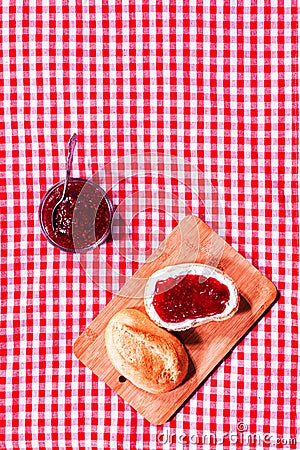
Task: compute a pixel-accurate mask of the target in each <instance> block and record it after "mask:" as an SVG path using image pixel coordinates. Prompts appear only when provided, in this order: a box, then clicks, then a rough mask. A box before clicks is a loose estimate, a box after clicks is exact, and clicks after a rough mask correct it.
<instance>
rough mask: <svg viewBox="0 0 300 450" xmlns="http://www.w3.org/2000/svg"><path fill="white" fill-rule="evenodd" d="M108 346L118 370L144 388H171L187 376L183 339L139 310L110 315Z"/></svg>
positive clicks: (106, 339)
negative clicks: (179, 338) (161, 326)
mask: <svg viewBox="0 0 300 450" xmlns="http://www.w3.org/2000/svg"><path fill="white" fill-rule="evenodd" d="M105 345H106V350H107V354H108V356H109V359H110V360H111V362H112V364H113V365H114V367H115V368H116V369H117V371H118V372H119V373H120V374H121V375H123V376H124V377H125V378H127V379H128V380H129V381H131V382H132V383H133V384H134V385H136V386H137V387H139V388H141V389H144V390H145V391H148V392H151V393H161V392H168V391H171V390H172V389H174V388H175V387H176V386H178V385H179V384H180V383H181V382H182V381H183V380H184V378H185V377H186V375H187V370H188V356H187V353H186V351H185V349H184V347H183V345H182V344H181V342H180V341H179V340H178V339H177V338H176V337H175V336H173V335H172V334H170V333H169V332H167V331H165V330H163V329H162V328H160V327H158V326H157V325H155V324H154V323H153V322H152V321H151V320H150V319H149V318H148V317H147V316H146V315H145V314H143V313H142V312H140V311H138V310H136V309H123V310H121V311H119V312H117V313H116V314H115V315H114V316H113V317H112V318H111V320H110V321H109V323H108V325H107V327H106V330H105Z"/></svg>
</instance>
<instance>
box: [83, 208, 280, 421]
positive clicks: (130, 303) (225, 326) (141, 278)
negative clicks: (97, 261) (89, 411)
mask: <svg viewBox="0 0 300 450" xmlns="http://www.w3.org/2000/svg"><path fill="white" fill-rule="evenodd" d="M193 262H198V263H203V264H209V265H213V266H215V267H218V268H219V269H221V270H222V271H224V273H225V274H227V275H229V276H230V277H231V278H232V279H233V280H234V282H235V283H236V285H237V287H238V289H239V292H240V295H241V301H240V307H239V310H238V311H237V313H236V314H235V315H234V316H233V317H232V318H230V319H228V320H225V321H222V322H209V323H207V324H204V325H200V326H199V327H197V328H193V329H191V330H187V331H182V332H179V333H174V334H175V335H176V336H177V337H179V339H180V340H181V341H182V342H183V344H184V345H185V348H186V350H187V352H188V354H189V358H190V367H189V373H188V376H187V378H186V380H185V381H184V382H183V384H181V385H180V386H179V387H177V388H176V389H174V390H173V391H171V392H168V393H164V394H159V395H157V394H150V393H148V392H145V391H143V390H141V389H139V388H137V387H135V386H134V385H133V384H132V383H130V382H129V381H128V380H126V381H125V382H121V381H120V380H119V377H120V374H119V373H118V372H117V371H116V370H115V369H114V367H113V366H112V364H111V362H110V361H109V359H108V356H107V354H106V349H105V345H104V330H105V327H106V325H107V323H108V321H109V320H110V318H111V317H112V316H113V315H114V314H115V313H116V312H117V311H119V310H120V309H123V308H136V309H138V310H140V311H143V312H145V309H144V305H143V292H144V288H145V284H146V281H147V279H148V278H149V276H150V275H151V274H152V273H153V272H155V271H156V270H158V269H161V268H162V267H165V266H168V265H173V264H181V263H193ZM276 295H277V290H276V288H275V286H274V284H273V283H272V282H271V281H270V280H269V279H267V278H266V277H265V276H264V275H263V274H262V273H261V272H260V271H259V270H257V269H256V268H255V267H254V266H253V265H252V264H250V262H248V261H247V260H246V259H245V258H244V257H243V256H242V255H240V254H239V253H238V252H237V251H236V250H235V249H233V248H232V247H231V246H230V245H229V244H227V243H226V242H225V241H224V240H223V239H222V238H221V237H220V236H218V235H217V234H216V233H215V232H214V231H212V229H211V228H210V227H208V225H206V224H205V223H204V222H203V221H202V220H200V219H199V218H197V217H195V216H187V217H185V218H184V219H183V220H182V221H181V222H180V223H179V224H178V226H177V227H176V228H175V229H174V230H173V231H172V233H171V234H170V235H169V236H168V237H167V239H166V240H165V241H164V242H163V243H162V244H161V245H160V246H159V248H158V249H157V250H156V251H155V252H154V253H153V254H152V255H151V257H150V258H148V260H147V261H146V262H145V263H144V264H143V265H142V266H141V267H140V269H139V270H138V271H137V272H136V273H135V274H134V276H133V277H132V278H131V279H130V280H129V281H128V282H127V283H126V284H125V285H124V286H123V287H122V289H121V290H120V291H119V293H118V294H117V295H115V296H114V298H113V299H112V300H111V301H110V302H109V304H108V305H107V306H106V307H105V308H104V310H103V311H102V312H101V313H100V314H99V315H98V316H97V317H96V318H95V319H94V320H93V321H92V322H91V324H90V325H89V326H88V327H87V328H86V330H85V331H84V332H83V333H82V334H81V335H80V336H79V338H78V339H77V340H76V342H75V343H74V353H75V355H76V356H77V358H78V359H79V360H80V361H81V362H82V363H83V364H85V365H86V366H87V367H89V368H90V369H91V370H92V371H93V372H94V373H95V374H96V375H97V376H98V377H99V378H100V379H101V380H103V381H104V382H105V383H106V384H107V385H108V386H110V387H111V389H113V390H114V391H115V392H117V393H118V394H119V395H120V396H121V397H122V398H123V399H124V400H125V401H126V402H128V403H129V404H130V405H131V406H132V407H133V408H135V409H136V410H137V411H138V412H139V413H140V414H142V415H143V416H144V417H145V418H146V419H147V420H148V421H149V422H151V423H153V424H157V425H158V424H163V423H165V422H166V421H167V420H168V419H169V418H170V417H171V416H172V415H173V414H174V413H175V412H176V411H177V410H178V409H179V408H180V407H181V405H182V404H183V403H184V402H185V401H186V400H187V399H188V398H189V397H190V396H191V395H192V393H193V392H194V391H195V389H196V388H197V387H198V386H199V385H200V384H201V383H202V382H203V381H205V379H206V378H207V377H208V375H209V374H211V372H212V371H213V370H214V369H215V368H216V366H217V365H218V364H219V363H220V362H221V361H222V360H223V359H224V358H225V357H226V355H228V353H229V352H230V350H232V348H233V347H234V346H235V345H236V344H237V343H238V342H239V341H240V340H241V339H242V338H243V337H244V336H245V334H246V333H247V332H248V331H249V329H250V328H251V327H252V326H253V325H254V324H255V323H256V322H257V320H258V319H259V318H260V316H261V315H262V314H263V313H264V312H265V310H266V309H267V308H268V307H269V306H270V305H271V304H272V302H273V301H274V300H275V299H276Z"/></svg>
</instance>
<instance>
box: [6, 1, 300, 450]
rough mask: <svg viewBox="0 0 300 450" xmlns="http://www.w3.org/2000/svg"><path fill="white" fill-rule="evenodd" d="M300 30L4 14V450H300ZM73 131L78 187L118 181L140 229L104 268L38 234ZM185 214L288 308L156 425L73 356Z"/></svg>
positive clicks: (179, 12) (238, 6) (112, 245)
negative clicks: (207, 228) (268, 282)
mask: <svg viewBox="0 0 300 450" xmlns="http://www.w3.org/2000/svg"><path fill="white" fill-rule="evenodd" d="M298 14H299V9H298V5H297V2H296V0H287V1H279V0H277V1H271V0H266V1H264V2H263V1H259V2H254V1H250V0H244V1H239V2H238V1H237V0H235V1H223V0H222V1H221V0H218V1H216V0H209V1H208V0H205V1H204V2H196V1H195V0H193V1H192V0H191V1H190V2H188V1H183V2H182V1H174V0H172V1H170V2H166V1H157V0H151V1H149V0H137V1H131V0H130V1H129V0H126V1H125V0H124V1H122V0H118V1H117V0H116V1H109V2H107V1H103V2H98V1H95V0H89V1H87V0H86V1H84V0H81V1H74V0H70V1H68V0H63V1H57V2H55V1H54V0H44V1H41V0H23V1H21V0H18V1H17V0H16V1H15V2H13V1H11V2H9V1H8V0H7V1H3V2H1V5H0V30H1V31H0V152H1V154H0V156H1V173H2V174H1V181H0V183H1V188H0V199H1V248H0V251H1V360H0V365H1V366H0V369H1V371H0V377H1V378H0V380H1V392H0V396H1V397H0V448H7V449H30V448H32V449H40V448H45V449H70V448H73V449H107V448H111V449H141V450H142V449H160V448H164V449H169V448H170V449H173V448H174V449H175V448H176V449H182V448H183V444H185V445H184V448H203V449H210V448H214V446H215V445H216V446H217V448H225V449H231V448H233V447H234V448H248V447H251V448H257V449H260V448H263V447H266V448H269V447H276V448H300V433H299V431H300V427H299V425H300V424H299V422H298V423H297V414H298V417H299V414H300V411H299V403H300V402H299V392H300V386H299V379H300V378H299V367H298V361H299V344H298V339H299V325H298V315H299V309H298V303H299V234H298V233H299V203H298V199H299V197H298V194H299V191H298V174H299V164H298V151H299V101H298V93H299V91H298V80H299V77H298V70H299V66H298V38H299V28H298V17H299V16H298ZM73 132H77V133H78V135H79V143H78V148H77V151H76V155H75V157H74V170H73V175H74V176H79V175H80V176H83V177H91V176H92V175H93V174H95V173H97V174H99V175H100V178H101V180H100V181H101V182H102V183H103V185H105V186H106V187H107V178H109V179H111V178H112V180H113V182H112V183H109V182H108V185H109V186H110V188H111V189H110V194H111V196H112V199H113V201H114V203H115V205H120V206H119V209H120V213H122V214H124V217H125V216H126V217H125V218H127V219H128V220H129V222H130V226H129V234H128V239H127V238H126V239H125V240H122V239H118V238H117V237H118V236H117V232H116V239H114V240H113V241H109V242H107V243H106V244H104V245H103V246H102V247H101V249H99V250H98V256H99V255H100V257H99V258H98V261H96V264H94V263H95V261H94V260H93V258H91V257H90V256H89V255H82V256H80V257H79V256H78V255H72V254H66V253H62V252H60V251H59V250H58V249H55V248H53V247H52V246H51V245H50V244H48V243H47V242H46V240H45V238H44V237H43V236H42V235H41V231H40V227H39V222H38V207H39V203H40V200H41V198H42V196H43V195H44V194H45V192H46V190H47V189H48V188H49V187H50V186H51V185H52V184H54V183H55V182H57V181H58V180H60V179H62V178H63V177H64V166H65V158H66V152H67V149H66V147H67V142H68V139H69V137H70V135H71V134H72V133H73ZM216 199H217V200H216ZM216 205H217V206H216ZM216 208H217V211H216ZM189 211H190V212H192V213H193V214H196V215H199V216H200V217H201V218H203V219H205V220H206V221H207V223H208V224H209V225H211V226H212V227H213V228H214V229H215V230H216V231H218V232H220V234H221V235H223V236H225V239H226V240H227V242H228V243H230V244H232V245H233V246H234V248H236V249H237V250H238V251H239V252H240V253H241V254H242V255H244V256H245V257H246V258H247V259H248V260H249V261H251V262H252V263H253V264H254V265H255V266H256V267H257V268H259V269H260V270H261V271H262V272H263V273H264V274H266V275H267V276H268V277H269V278H270V279H272V281H273V282H274V283H275V284H276V286H277V287H278V289H279V291H280V298H279V300H278V302H277V303H276V304H275V305H274V306H273V308H272V309H271V310H270V311H269V312H268V313H267V314H266V316H265V317H264V318H263V319H262V320H261V321H260V322H259V323H258V325H257V326H256V327H255V328H254V329H253V330H252V331H251V332H250V333H249V334H248V335H247V336H246V338H245V339H244V340H243V341H242V342H241V343H240V344H239V345H238V346H237V347H236V349H235V350H234V351H233V353H232V354H231V356H230V357H229V358H227V359H226V360H225V361H224V362H223V363H222V364H221V365H220V366H219V367H218V369H217V370H216V371H215V372H214V373H213V375H212V376H211V377H210V378H209V379H208V380H207V381H206V383H205V384H204V385H203V386H202V387H201V388H200V389H198V390H197V391H196V392H195V394H194V395H193V396H192V398H191V399H190V400H189V401H188V402H187V404H186V405H185V406H184V407H183V408H182V409H181V410H180V411H179V412H178V414H177V415H176V416H175V417H174V418H173V419H172V420H171V421H170V422H168V423H167V424H165V425H164V426H154V425H150V424H149V423H148V422H147V421H146V420H145V419H143V417H141V416H140V415H139V414H138V413H136V412H135V411H134V410H133V409H132V408H131V407H130V406H129V405H128V404H126V403H125V402H124V401H123V400H122V399H121V398H119V397H118V396H117V395H116V394H115V393H114V392H112V391H111V390H110V389H109V388H108V387H107V386H105V385H104V383H102V382H101V381H99V380H98V378H97V377H96V376H95V375H93V374H92V373H91V372H90V371H89V370H88V369H86V368H85V367H84V366H83V365H82V364H81V363H80V362H79V361H78V360H77V359H76V358H75V356H74V354H73V350H72V345H73V342H74V341H75V339H76V338H77V337H78V335H79V334H80V333H81V332H82V331H83V330H84V329H85V327H86V326H87V325H88V324H89V323H90V322H91V320H92V319H93V318H94V317H95V316H96V315H97V314H98V313H99V311H101V310H102V309H103V308H104V307H105V305H106V304H107V303H108V302H109V301H110V299H111V298H112V295H113V292H115V291H116V290H117V289H118V288H119V286H120V285H122V283H124V281H125V280H126V279H128V277H130V276H131V275H132V273H133V272H134V271H135V270H136V269H137V267H139V266H140V264H141V263H142V262H143V260H144V259H143V258H144V256H145V254H148V253H149V252H151V249H153V248H155V247H157V245H158V244H159V242H160V241H161V240H162V239H163V238H164V237H165V235H166V234H168V233H169V232H170V231H171V229H172V228H173V227H174V226H175V225H176V223H177V221H178V220H179V219H180V218H181V217H182V216H184V215H185V213H186V212H189ZM127 219H126V220H127ZM128 242H129V244H128ZM132 249H134V250H132ZM147 252H148V253H147ZM128 256H129V257H128ZM95 265H96V266H97V271H98V272H97V273H98V274H99V269H100V274H101V275H100V276H99V275H98V276H97V274H96V273H94V272H93V267H94V266H95ZM297 431H298V436H297ZM209 436H210V439H211V443H210V444H209ZM249 436H250V438H249ZM243 438H244V440H243ZM263 440H264V442H263ZM296 441H297V443H296Z"/></svg>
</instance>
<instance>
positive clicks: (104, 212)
mask: <svg viewBox="0 0 300 450" xmlns="http://www.w3.org/2000/svg"><path fill="white" fill-rule="evenodd" d="M63 188H64V180H63V181H60V182H59V183H57V184H55V185H54V186H52V187H51V188H50V189H49V190H48V191H47V192H46V194H45V196H44V198H43V199H42V202H41V204H40V208H39V219H40V224H41V228H42V232H43V234H44V236H45V237H46V238H47V239H48V241H49V242H50V243H51V244H52V245H54V246H55V247H58V248H59V249H60V250H64V251H66V252H72V253H81V252H86V251H88V250H92V249H93V248H95V247H97V246H98V245H101V244H103V242H104V241H105V240H106V239H107V237H108V236H109V234H110V224H111V219H112V215H113V204H112V202H111V200H110V198H109V197H108V196H107V195H106V193H105V191H104V190H103V189H102V188H101V187H100V186H99V185H97V184H96V183H94V182H92V181H89V180H85V179H82V178H70V179H69V182H68V185H67V190H66V195H65V198H64V200H63V202H62V203H61V204H60V205H59V206H58V209H57V212H56V216H55V224H56V225H55V229H54V228H53V227H52V220H51V216H52V211H53V208H54V206H55V205H56V204H57V202H58V201H59V200H60V199H61V196H62V193H63Z"/></svg>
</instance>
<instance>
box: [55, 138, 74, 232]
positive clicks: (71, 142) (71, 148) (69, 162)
mask: <svg viewBox="0 0 300 450" xmlns="http://www.w3.org/2000/svg"><path fill="white" fill-rule="evenodd" d="M77 141H78V136H77V134H76V133H74V134H73V136H72V137H71V139H70V140H69V153H68V157H67V167H66V179H65V184H64V190H63V193H62V196H61V199H60V200H59V201H58V202H57V203H56V205H55V206H54V208H53V210H52V215H51V224H52V228H53V230H55V229H56V225H57V224H56V220H55V218H56V213H57V208H58V206H59V205H60V204H61V203H62V202H63V201H64V199H65V196H66V191H67V185H68V181H69V178H70V173H71V168H72V163H73V154H74V150H75V147H76V144H77Z"/></svg>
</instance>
